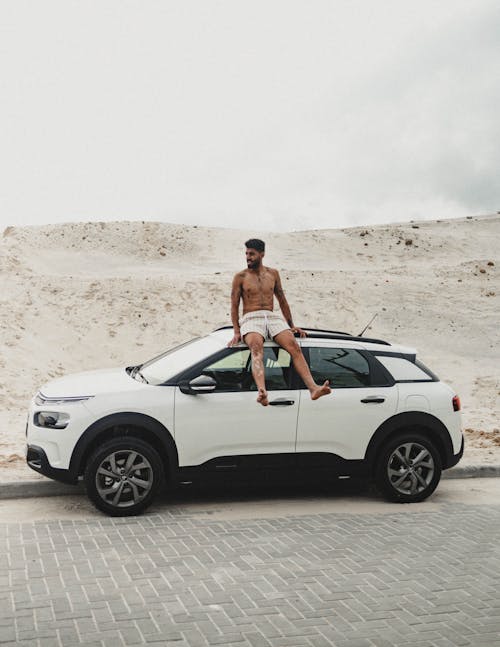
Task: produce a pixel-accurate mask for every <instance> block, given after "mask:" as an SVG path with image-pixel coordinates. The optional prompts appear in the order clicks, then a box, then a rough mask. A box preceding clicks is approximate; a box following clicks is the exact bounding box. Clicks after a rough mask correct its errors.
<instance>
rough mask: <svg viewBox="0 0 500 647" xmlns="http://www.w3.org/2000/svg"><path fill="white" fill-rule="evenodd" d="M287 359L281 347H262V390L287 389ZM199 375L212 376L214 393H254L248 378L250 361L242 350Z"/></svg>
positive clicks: (244, 350)
mask: <svg viewBox="0 0 500 647" xmlns="http://www.w3.org/2000/svg"><path fill="white" fill-rule="evenodd" d="M290 364H291V359H290V355H289V354H288V353H287V352H286V351H285V350H283V349H282V348H274V347H266V348H264V366H265V372H266V387H267V389H268V390H270V391H274V390H280V389H288V388H289V386H288V384H289V373H290ZM201 373H202V374H203V375H209V376H210V377H213V378H214V380H215V381H216V382H217V388H216V391H256V390H257V386H256V385H255V382H254V380H253V376H252V358H251V356H250V351H249V350H248V349H247V348H246V349H243V350H237V351H235V352H234V353H231V354H230V355H226V357H223V358H222V359H219V360H217V361H216V362H213V363H212V364H209V365H208V366H206V367H205V368H203V369H202V371H201Z"/></svg>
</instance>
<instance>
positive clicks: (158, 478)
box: [84, 437, 163, 517]
mask: <svg viewBox="0 0 500 647" xmlns="http://www.w3.org/2000/svg"><path fill="white" fill-rule="evenodd" d="M162 478H163V470H162V464H161V460H160V457H159V455H158V452H157V451H156V450H155V449H154V447H152V446H151V445H149V444H148V443H145V442H144V441H142V440H139V439H138V438H130V437H122V438H113V439H112V440H110V441H108V442H107V443H104V445H102V447H99V448H98V449H97V450H96V451H95V452H94V453H93V454H92V456H91V457H90V459H89V461H88V463H87V467H86V469H85V476H84V479H85V486H86V488H87V494H88V496H89V498H90V500H91V501H92V503H93V504H94V505H95V506H96V508H98V509H99V510H101V511H102V512H105V513H106V514H109V515H111V516H113V517H125V516H130V515H135V514H140V513H141V512H143V511H144V510H145V509H146V508H147V507H148V506H149V505H150V504H151V503H152V501H153V499H154V497H155V495H156V493H157V492H158V489H159V487H160V484H161V482H162Z"/></svg>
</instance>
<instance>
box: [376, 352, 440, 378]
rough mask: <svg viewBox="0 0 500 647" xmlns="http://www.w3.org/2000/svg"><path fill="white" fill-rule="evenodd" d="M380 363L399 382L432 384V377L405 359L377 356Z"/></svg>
mask: <svg viewBox="0 0 500 647" xmlns="http://www.w3.org/2000/svg"><path fill="white" fill-rule="evenodd" d="M377 359H378V361H379V362H380V363H381V364H382V365H383V366H385V368H386V369H387V370H388V371H389V373H390V374H391V375H392V377H393V378H394V379H395V380H396V381H397V382H415V381H418V382H421V381H422V380H425V381H428V382H432V377H431V376H430V375H429V374H428V373H426V372H425V371H424V370H423V369H421V368H420V367H419V366H417V365H416V364H414V363H413V362H410V360H408V359H405V358H404V357H389V356H385V355H377Z"/></svg>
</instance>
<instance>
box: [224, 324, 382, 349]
mask: <svg viewBox="0 0 500 647" xmlns="http://www.w3.org/2000/svg"><path fill="white" fill-rule="evenodd" d="M300 327H301V326H299V328H300ZM232 328H233V326H221V327H220V328H216V329H215V331H217V330H232ZM302 330H304V331H305V332H306V333H307V336H308V338H309V339H345V340H348V341H361V342H363V341H365V342H368V343H370V344H383V345H384V346H390V345H391V344H390V343H389V342H388V341H384V340H383V339H374V338H371V337H360V336H359V335H351V334H350V333H348V332H341V331H340V330H324V329H322V328H302ZM215 331H214V332H215Z"/></svg>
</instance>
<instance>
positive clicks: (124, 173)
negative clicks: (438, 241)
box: [0, 0, 500, 232]
mask: <svg viewBox="0 0 500 647" xmlns="http://www.w3.org/2000/svg"><path fill="white" fill-rule="evenodd" d="M0 93H1V96H0V226H1V227H3V226H6V225H9V224H42V223H55V222H67V221H77V220H83V221H86V220H159V221H165V222H177V223H179V222H180V223H186V224H198V225H210V226H226V227H244V228H246V229H248V228H252V227H253V228H255V230H256V231H257V232H258V231H259V230H260V229H276V230H277V229H284V230H291V229H309V228H314V227H343V226H349V225H360V224H363V225H364V224H370V223H380V222H394V221H406V220H410V219H433V218H447V217H463V216H466V215H476V214H480V213H492V212H496V211H497V210H499V209H500V119H499V117H498V115H499V111H500V3H499V2H498V0H467V1H463V0H435V1H432V2H431V1H429V0H419V1H418V2H415V0H394V1H392V0H302V1H297V0H280V1H278V0H246V1H241V0H176V1H175V2H174V1H173V0H135V1H131V0H79V1H75V0H42V1H41V0H31V1H30V0H0ZM252 223H253V224H252Z"/></svg>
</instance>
